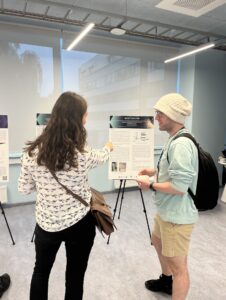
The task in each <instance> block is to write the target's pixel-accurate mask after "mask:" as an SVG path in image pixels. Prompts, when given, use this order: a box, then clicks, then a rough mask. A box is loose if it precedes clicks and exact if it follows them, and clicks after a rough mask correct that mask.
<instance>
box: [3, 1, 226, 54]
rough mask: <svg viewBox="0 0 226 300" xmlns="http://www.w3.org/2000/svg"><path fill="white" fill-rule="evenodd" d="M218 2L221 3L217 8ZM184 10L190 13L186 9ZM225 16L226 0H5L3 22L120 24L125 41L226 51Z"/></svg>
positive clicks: (104, 29) (103, 29) (64, 26)
mask: <svg viewBox="0 0 226 300" xmlns="http://www.w3.org/2000/svg"><path fill="white" fill-rule="evenodd" d="M164 2H166V5H168V4H167V3H171V6H172V3H173V4H174V5H176V6H173V7H171V11H170V10H165V9H162V8H159V7H156V5H162V3H163V4H164ZM217 4H218V5H219V4H220V6H218V7H216V8H214V5H215V6H217ZM197 5H199V6H197ZM200 5H201V6H202V7H201V6H200ZM211 5H212V7H211ZM187 6H189V7H187ZM181 8H182V9H181ZM206 8H209V11H208V12H206V11H205V10H207V9H206ZM183 10H184V11H185V12H186V14H184V13H181V11H183ZM176 11H178V12H176ZM187 13H189V14H193V15H198V14H201V15H200V16H197V17H194V16H191V15H188V14H187ZM225 16H226V1H224V0H202V1H194V0H193V1H192V0H190V1H188V0H164V1H160V0H153V1H152V0H77V1H76V0H0V21H4V22H13V23H14V22H15V23H22V24H32V25H36V26H37V25H38V26H44V27H51V28H57V29H61V30H73V28H78V26H79V27H81V26H84V25H85V24H87V23H89V22H94V23H95V32H96V33H97V34H98V33H99V34H105V35H110V36H111V37H113V35H112V34H111V33H110V30H111V29H112V28H114V27H118V28H123V29H125V30H126V34H125V35H123V37H121V38H123V39H126V38H130V39H142V40H143V41H145V42H153V40H155V41H157V42H164V43H165V42H167V43H173V44H174V45H193V46H200V45H202V44H206V43H208V42H214V43H215V44H216V48H217V49H220V50H224V51H226V17H225Z"/></svg>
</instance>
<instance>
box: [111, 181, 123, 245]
mask: <svg viewBox="0 0 226 300" xmlns="http://www.w3.org/2000/svg"><path fill="white" fill-rule="evenodd" d="M122 182H123V180H122V179H120V185H119V190H118V194H117V198H116V202H115V207H114V210H113V216H112V219H113V220H114V219H115V214H116V210H117V206H118V200H119V196H120V193H121V189H122ZM110 237H111V235H109V237H108V240H107V244H109V241H110Z"/></svg>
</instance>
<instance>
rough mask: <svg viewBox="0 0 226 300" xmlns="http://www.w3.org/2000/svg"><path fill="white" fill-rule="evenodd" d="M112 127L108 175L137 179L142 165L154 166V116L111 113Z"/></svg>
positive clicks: (116, 178)
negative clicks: (111, 148)
mask: <svg viewBox="0 0 226 300" xmlns="http://www.w3.org/2000/svg"><path fill="white" fill-rule="evenodd" d="M109 127H110V129H109V139H110V141H112V143H113V146H114V151H112V152H111V154H110V159H109V169H108V171H109V172H108V175H109V179H114V180H121V179H126V180H133V181H134V180H135V179H136V177H137V175H138V172H139V171H140V170H141V169H143V168H147V167H149V168H150V167H154V117H153V116H110V122H109Z"/></svg>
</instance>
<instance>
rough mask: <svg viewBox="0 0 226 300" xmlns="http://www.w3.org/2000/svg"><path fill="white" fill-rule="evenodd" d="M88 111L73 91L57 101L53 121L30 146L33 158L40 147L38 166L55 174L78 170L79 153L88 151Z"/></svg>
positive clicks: (84, 102) (28, 150)
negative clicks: (85, 119) (85, 122)
mask: <svg viewBox="0 0 226 300" xmlns="http://www.w3.org/2000/svg"><path fill="white" fill-rule="evenodd" d="M86 111H87V103H86V100H85V99H84V98H83V97H82V96H80V95H78V94H75V93H73V92H65V93H63V94H61V95H60V97H59V98H58V99H57V101H56V103H55V105H54V107H53V109H52V113H51V117H50V120H49V121H48V124H47V126H46V127H45V129H44V131H43V133H42V134H41V135H40V136H39V137H38V138H37V139H36V140H34V141H30V142H28V143H27V145H28V146H27V147H26V148H25V151H27V152H28V154H29V156H32V155H33V151H34V150H35V149H36V148H37V149H38V154H37V163H38V165H45V166H46V167H47V168H48V169H49V170H51V171H59V170H63V169H70V168H71V167H75V168H76V167H77V166H78V163H77V157H78V154H77V151H79V152H84V147H85V143H86V130H85V128H84V126H83V116H84V114H85V113H86Z"/></svg>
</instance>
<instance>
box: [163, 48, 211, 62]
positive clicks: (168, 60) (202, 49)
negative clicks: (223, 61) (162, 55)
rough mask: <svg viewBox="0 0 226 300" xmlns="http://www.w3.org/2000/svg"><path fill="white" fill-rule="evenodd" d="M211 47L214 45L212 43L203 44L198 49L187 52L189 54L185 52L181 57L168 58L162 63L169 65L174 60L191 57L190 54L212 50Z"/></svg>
mask: <svg viewBox="0 0 226 300" xmlns="http://www.w3.org/2000/svg"><path fill="white" fill-rule="evenodd" d="M213 47H215V44H213V43H212V44H205V45H204V46H202V47H198V48H196V49H194V50H192V51H189V52H186V53H184V54H181V55H178V56H175V57H172V58H170V59H167V60H165V61H164V63H165V64H167V63H169V62H171V61H174V60H177V59H180V58H183V57H185V56H188V55H192V54H195V53H197V52H200V51H204V50H207V49H209V48H213Z"/></svg>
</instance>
